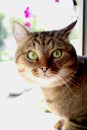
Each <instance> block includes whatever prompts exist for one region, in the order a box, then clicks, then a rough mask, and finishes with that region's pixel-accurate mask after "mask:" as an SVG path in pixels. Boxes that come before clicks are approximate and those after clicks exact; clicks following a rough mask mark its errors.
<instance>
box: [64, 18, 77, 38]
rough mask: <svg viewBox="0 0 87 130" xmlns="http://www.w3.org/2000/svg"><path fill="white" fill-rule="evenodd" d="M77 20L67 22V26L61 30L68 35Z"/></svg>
mask: <svg viewBox="0 0 87 130" xmlns="http://www.w3.org/2000/svg"><path fill="white" fill-rule="evenodd" d="M76 23H77V20H76V21H74V22H73V23H71V24H69V25H68V26H67V27H65V28H64V29H63V30H62V31H63V32H64V34H65V35H67V36H68V35H69V34H70V32H71V31H72V29H73V28H74V26H75V25H76Z"/></svg>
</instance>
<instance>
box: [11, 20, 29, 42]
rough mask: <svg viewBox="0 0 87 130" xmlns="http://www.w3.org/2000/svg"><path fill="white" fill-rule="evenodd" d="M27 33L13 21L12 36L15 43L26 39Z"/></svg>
mask: <svg viewBox="0 0 87 130" xmlns="http://www.w3.org/2000/svg"><path fill="white" fill-rule="evenodd" d="M28 33H29V32H28V31H27V29H25V28H24V26H23V25H21V24H19V23H18V22H16V21H13V34H14V37H15V39H16V40H17V41H23V40H25V39H26V38H27V37H28Z"/></svg>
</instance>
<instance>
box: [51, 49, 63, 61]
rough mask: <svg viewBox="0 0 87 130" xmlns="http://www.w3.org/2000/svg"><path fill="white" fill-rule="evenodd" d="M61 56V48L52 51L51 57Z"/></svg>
mask: <svg viewBox="0 0 87 130" xmlns="http://www.w3.org/2000/svg"><path fill="white" fill-rule="evenodd" d="M61 56H62V51H61V50H55V51H54V52H53V53H52V57H53V58H54V59H58V58H60V57H61Z"/></svg>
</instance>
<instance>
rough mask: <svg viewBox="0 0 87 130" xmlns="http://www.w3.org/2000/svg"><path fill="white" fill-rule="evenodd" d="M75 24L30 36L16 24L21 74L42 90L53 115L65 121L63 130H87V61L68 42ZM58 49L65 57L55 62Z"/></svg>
mask: <svg viewBox="0 0 87 130" xmlns="http://www.w3.org/2000/svg"><path fill="white" fill-rule="evenodd" d="M75 24H76V22H73V23H72V24H70V25H69V26H67V27H66V28H64V29H61V30H58V31H47V32H35V33H30V32H28V31H27V30H26V29H25V28H24V27H23V26H22V25H20V24H19V23H17V22H14V23H13V33H14V37H15V39H16V41H17V45H18V47H17V51H16V55H15V62H16V64H17V68H18V71H19V72H20V74H21V75H22V76H23V77H24V78H25V79H27V80H28V81H29V83H31V84H32V83H34V84H35V85H36V86H39V87H41V90H42V92H43V94H44V97H45V100H46V102H47V104H48V106H49V109H50V111H52V112H54V113H55V114H57V115H58V116H60V117H61V118H62V120H61V121H60V122H59V123H57V124H56V125H55V127H56V128H57V129H59V128H63V130H87V69H86V68H87V57H83V56H81V57H79V56H77V54H76V51H75V49H74V47H73V46H72V45H71V44H70V43H69V40H68V35H69V33H70V32H71V30H72V29H73V27H74V25H75ZM57 49H58V50H61V53H62V55H61V56H60V57H59V58H57V59H55V58H53V57H52V54H53V52H54V51H55V50H57ZM30 51H34V52H35V53H36V54H37V56H38V58H37V59H36V60H31V59H29V58H28V53H29V52H30Z"/></svg>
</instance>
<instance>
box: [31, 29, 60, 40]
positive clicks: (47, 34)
mask: <svg viewBox="0 0 87 130" xmlns="http://www.w3.org/2000/svg"><path fill="white" fill-rule="evenodd" d="M61 33H62V32H61V31H43V32H34V33H32V36H33V37H35V38H39V39H42V38H43V39H44V38H55V37H59V36H60V35H61Z"/></svg>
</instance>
